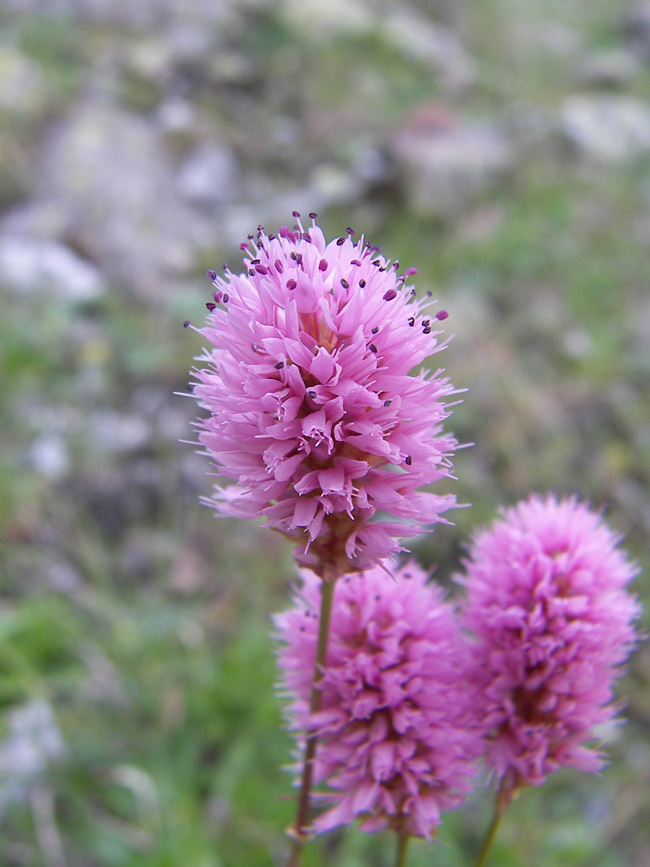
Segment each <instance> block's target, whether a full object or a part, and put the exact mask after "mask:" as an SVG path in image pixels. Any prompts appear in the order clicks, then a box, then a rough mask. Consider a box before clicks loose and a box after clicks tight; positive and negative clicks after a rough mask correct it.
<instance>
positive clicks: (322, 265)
mask: <svg viewBox="0 0 650 867" xmlns="http://www.w3.org/2000/svg"><path fill="white" fill-rule="evenodd" d="M318 270H319V271H327V259H321V260H320V262H319V263H318Z"/></svg>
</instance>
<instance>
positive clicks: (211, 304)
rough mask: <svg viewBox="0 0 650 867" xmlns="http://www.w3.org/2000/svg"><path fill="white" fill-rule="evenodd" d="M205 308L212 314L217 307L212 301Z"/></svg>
mask: <svg viewBox="0 0 650 867" xmlns="http://www.w3.org/2000/svg"><path fill="white" fill-rule="evenodd" d="M205 306H206V307H207V309H208V310H209V311H210V313H212V311H213V310H215V309H216V306H217V305H216V304H213V303H212V301H208V302H207V303H206V305H205Z"/></svg>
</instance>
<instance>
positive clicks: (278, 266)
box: [275, 259, 284, 274]
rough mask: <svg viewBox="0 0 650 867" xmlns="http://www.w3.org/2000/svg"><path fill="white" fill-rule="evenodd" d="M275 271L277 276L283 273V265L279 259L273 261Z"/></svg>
mask: <svg viewBox="0 0 650 867" xmlns="http://www.w3.org/2000/svg"><path fill="white" fill-rule="evenodd" d="M275 269H276V271H277V272H278V274H282V272H283V271H284V265H283V264H282V262H281V261H280V260H279V259H276V260H275Z"/></svg>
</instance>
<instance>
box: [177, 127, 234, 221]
mask: <svg viewBox="0 0 650 867" xmlns="http://www.w3.org/2000/svg"><path fill="white" fill-rule="evenodd" d="M239 188H240V177H239V165H238V163H237V160H236V158H235V155H234V153H233V152H232V150H231V149H230V148H229V147H227V146H226V145H221V146H219V145H212V144H203V145H199V146H198V147H197V148H196V149H195V150H193V151H192V153H190V155H189V156H188V157H187V159H186V160H185V162H184V163H183V165H182V166H181V168H180V171H179V173H178V191H179V193H180V195H181V196H182V197H183V198H184V199H186V200H187V201H188V202H190V203H192V204H194V205H198V206H200V207H202V208H204V209H205V210H206V211H208V212H211V213H214V212H217V211H219V210H221V209H222V208H223V207H224V206H225V205H227V204H229V203H230V202H233V201H234V200H235V199H236V198H237V196H238V194H239Z"/></svg>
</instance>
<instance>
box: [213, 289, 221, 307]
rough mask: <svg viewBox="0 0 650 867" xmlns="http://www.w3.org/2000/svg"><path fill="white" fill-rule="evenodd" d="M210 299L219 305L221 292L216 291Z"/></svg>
mask: <svg viewBox="0 0 650 867" xmlns="http://www.w3.org/2000/svg"><path fill="white" fill-rule="evenodd" d="M212 297H213V298H214V301H215V304H221V299H222V298H223V292H219V290H218V289H217V291H216V292H213V293H212Z"/></svg>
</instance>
